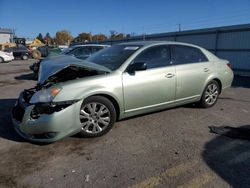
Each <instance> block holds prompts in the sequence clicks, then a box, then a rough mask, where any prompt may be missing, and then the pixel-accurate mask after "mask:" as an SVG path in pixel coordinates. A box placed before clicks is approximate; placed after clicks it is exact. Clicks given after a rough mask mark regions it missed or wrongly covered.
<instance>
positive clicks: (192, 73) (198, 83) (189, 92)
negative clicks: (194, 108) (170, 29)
mask: <svg viewBox="0 0 250 188" xmlns="http://www.w3.org/2000/svg"><path fill="white" fill-rule="evenodd" d="M171 48H172V54H173V55H172V56H173V64H175V67H176V101H177V102H178V101H181V100H186V99H187V100H189V99H192V98H196V97H198V96H200V95H201V94H202V92H203V88H204V83H205V82H206V79H207V77H208V76H209V74H210V72H211V71H212V66H211V63H210V62H209V61H208V59H207V57H206V56H205V55H204V54H203V53H202V51H201V50H200V49H198V48H195V47H191V46H185V45H172V46H171Z"/></svg>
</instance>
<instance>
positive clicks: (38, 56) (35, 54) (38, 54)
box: [32, 50, 42, 59]
mask: <svg viewBox="0 0 250 188" xmlns="http://www.w3.org/2000/svg"><path fill="white" fill-rule="evenodd" d="M32 57H33V58H34V59H41V57H42V54H41V52H40V51H39V50H33V52H32Z"/></svg>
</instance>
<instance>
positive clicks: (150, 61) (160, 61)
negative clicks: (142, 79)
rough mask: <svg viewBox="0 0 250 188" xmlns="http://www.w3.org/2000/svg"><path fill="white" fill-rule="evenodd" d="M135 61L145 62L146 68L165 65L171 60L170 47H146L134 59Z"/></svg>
mask: <svg viewBox="0 0 250 188" xmlns="http://www.w3.org/2000/svg"><path fill="white" fill-rule="evenodd" d="M136 62H138V63H139V62H140V63H141V62H143V63H146V64H147V69H151V68H159V67H166V66H168V65H170V62H171V56H170V48H169V46H166V45H161V46H154V47H151V48H148V49H146V50H145V51H143V52H142V53H140V54H139V55H138V56H137V57H136V58H135V59H134V63H136Z"/></svg>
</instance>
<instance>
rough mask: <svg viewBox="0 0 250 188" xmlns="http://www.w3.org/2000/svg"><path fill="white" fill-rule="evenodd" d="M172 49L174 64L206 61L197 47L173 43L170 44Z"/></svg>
mask: <svg viewBox="0 0 250 188" xmlns="http://www.w3.org/2000/svg"><path fill="white" fill-rule="evenodd" d="M172 49H173V62H174V64H176V65H180V64H189V63H200V62H206V61H208V59H207V57H206V56H205V55H204V54H203V53H202V52H201V50H200V49H198V48H194V47H190V46H183V45H174V46H172Z"/></svg>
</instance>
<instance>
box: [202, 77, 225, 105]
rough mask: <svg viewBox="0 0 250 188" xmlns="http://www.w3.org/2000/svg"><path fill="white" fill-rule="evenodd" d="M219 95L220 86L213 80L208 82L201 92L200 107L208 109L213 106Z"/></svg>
mask: <svg viewBox="0 0 250 188" xmlns="http://www.w3.org/2000/svg"><path fill="white" fill-rule="evenodd" d="M219 94H220V86H219V84H218V82H216V81H215V80H213V81H211V82H209V83H208V84H207V86H206V88H205V90H204V91H203V94H202V97H201V100H200V105H201V107H203V108H209V107H212V106H213V105H215V103H216V102H217V99H218V97H219Z"/></svg>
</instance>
